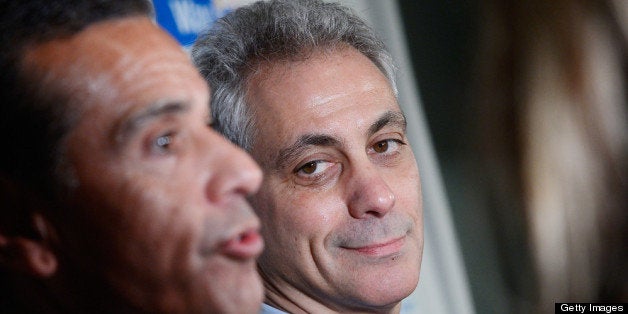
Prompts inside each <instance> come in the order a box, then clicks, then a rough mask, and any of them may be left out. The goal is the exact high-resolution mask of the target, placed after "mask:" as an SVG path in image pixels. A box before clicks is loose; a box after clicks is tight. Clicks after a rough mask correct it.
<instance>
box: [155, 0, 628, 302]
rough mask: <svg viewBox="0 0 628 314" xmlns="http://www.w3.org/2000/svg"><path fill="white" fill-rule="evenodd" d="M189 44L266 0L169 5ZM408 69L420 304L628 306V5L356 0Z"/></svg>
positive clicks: (170, 1) (176, 0) (405, 97)
mask: <svg viewBox="0 0 628 314" xmlns="http://www.w3.org/2000/svg"><path fill="white" fill-rule="evenodd" d="M153 2H154V4H155V7H156V11H157V20H158V22H159V23H160V24H161V25H163V26H164V27H165V28H167V29H168V30H169V31H170V32H171V33H172V34H173V35H175V37H177V39H179V41H180V42H181V43H182V45H183V46H187V45H189V44H191V43H192V42H193V41H194V38H195V37H196V34H197V33H198V32H199V31H201V30H202V29H204V28H205V27H207V26H208V25H209V24H210V23H211V22H212V21H213V20H215V19H216V18H218V17H220V16H222V15H223V14H225V13H226V12H229V11H230V10H233V9H234V8H235V7H237V6H240V5H244V4H247V3H250V2H252V1H250V0H238V1H226V0H223V1H220V0H213V1H212V0H154V1H153ZM340 2H341V3H343V4H345V5H347V6H350V7H352V8H353V9H354V10H355V11H356V12H357V13H358V14H359V15H361V16H362V17H363V18H365V19H366V20H367V21H368V22H369V23H370V24H371V25H372V26H373V28H374V29H375V30H376V31H377V32H378V33H379V34H380V35H381V37H382V39H383V40H384V41H385V42H386V44H387V46H388V47H389V49H390V50H391V52H392V54H393V56H394V58H395V60H396V61H397V64H398V65H399V89H400V95H399V101H400V104H401V105H402V107H403V108H404V111H405V112H406V115H407V116H408V121H409V137H410V139H411V141H412V142H413V147H414V150H415V153H416V155H417V160H418V162H419V166H420V171H421V176H422V181H423V189H424V190H423V193H424V202H425V203H424V207H425V224H426V235H425V241H426V247H425V256H424V261H423V266H422V272H421V282H420V283H419V287H418V289H417V291H416V292H415V293H414V294H413V295H412V296H410V297H409V298H408V299H407V300H406V301H405V302H404V307H403V312H404V313H476V312H477V313H553V312H554V303H555V302H628V217H627V216H628V208H627V207H628V188H627V182H626V179H627V169H626V167H627V165H626V160H628V158H626V157H627V150H628V149H627V147H628V115H627V111H628V105H627V101H628V84H627V83H628V1H624V0H595V1H594V0H553V1H544V0H526V1H517V0H482V1H481V0H467V1H443V0H398V1H396V0H340Z"/></svg>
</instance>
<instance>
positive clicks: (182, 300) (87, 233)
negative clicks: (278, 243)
mask: <svg viewBox="0 0 628 314" xmlns="http://www.w3.org/2000/svg"><path fill="white" fill-rule="evenodd" d="M25 65H26V67H29V68H33V69H40V70H41V69H45V70H46V71H48V72H47V73H48V78H47V82H46V84H49V86H48V87H50V88H53V89H59V90H67V91H68V92H70V93H71V95H72V98H73V100H72V103H71V105H70V106H71V108H70V109H71V111H74V112H76V115H77V121H78V122H77V124H76V126H75V127H73V128H72V129H71V130H70V132H69V134H68V135H67V136H66V138H65V142H64V143H65V145H67V161H66V164H67V165H69V166H68V168H69V169H70V171H71V174H72V176H73V180H72V181H73V183H72V186H73V187H72V189H71V192H70V193H69V194H70V198H69V201H68V202H67V204H64V210H63V211H61V213H60V214H55V215H45V219H46V221H47V223H48V225H49V226H50V229H51V230H49V231H50V232H51V233H52V234H53V235H54V237H52V238H53V240H52V241H51V243H50V244H49V246H50V247H51V250H52V251H53V253H54V256H55V258H56V259H57V260H58V264H59V267H58V269H57V272H56V273H55V274H54V276H53V280H57V281H62V279H59V278H63V277H64V276H66V277H68V276H69V274H73V275H76V273H79V274H82V275H85V274H88V273H89V274H91V276H94V278H97V279H102V281H103V283H102V285H103V286H108V287H111V290H112V291H113V292H112V293H113V294H114V295H115V297H116V298H118V299H116V300H110V301H107V302H106V303H108V304H109V305H111V306H112V307H113V305H112V304H117V303H120V304H126V306H128V307H130V308H132V309H135V310H142V311H146V312H166V311H167V312H185V313H192V312H193V313H199V312H212V313H215V312H226V313H256V312H257V310H258V309H259V305H260V302H261V299H262V297H263V292H262V285H261V281H260V279H259V276H258V275H257V272H256V269H255V258H256V257H257V256H258V255H259V254H260V253H261V250H262V248H263V241H262V239H261V237H260V235H259V233H258V228H259V220H258V219H257V218H256V217H255V215H254V214H253V211H252V210H251V208H250V207H249V205H248V203H247V202H246V199H245V197H246V196H247V195H248V194H250V193H253V192H254V191H256V190H257V188H258V186H259V184H260V182H261V171H260V169H259V168H258V166H257V165H256V164H255V163H254V161H253V160H252V159H250V157H248V156H247V155H246V154H245V153H244V152H242V151H241V150H239V149H238V148H236V147H234V146H233V145H232V144H231V143H229V142H228V141H226V140H225V139H224V138H223V137H222V136H220V135H219V134H217V133H215V132H214V131H212V130H211V129H210V128H209V127H208V121H207V119H208V116H209V112H208V102H209V91H208V88H207V86H206V84H205V82H204V81H203V80H202V79H201V77H200V76H199V75H198V74H197V71H196V69H195V68H194V67H193V66H192V64H191V63H190V61H189V60H188V57H187V55H186V54H185V52H184V51H183V50H181V48H180V47H179V46H178V45H177V44H176V43H175V42H174V41H173V40H172V39H171V38H170V37H169V36H168V35H166V33H165V32H163V31H161V30H160V29H159V28H157V27H156V26H155V25H154V24H153V23H152V22H151V21H150V20H149V19H147V18H143V17H133V18H125V19H120V20H113V21H107V22H102V23H98V24H95V25H93V26H91V27H89V28H87V29H85V30H83V31H82V32H80V33H79V34H77V35H75V36H73V37H71V38H68V39H64V40H56V41H52V42H49V43H45V44H42V45H40V46H37V47H35V49H33V50H32V51H31V53H30V54H29V55H28V56H26V58H25ZM90 278H91V277H90ZM65 280H66V281H76V278H74V279H67V278H66V279H65ZM90 284H94V285H98V283H96V282H92V283H90ZM88 285H89V284H88ZM70 293H72V291H70Z"/></svg>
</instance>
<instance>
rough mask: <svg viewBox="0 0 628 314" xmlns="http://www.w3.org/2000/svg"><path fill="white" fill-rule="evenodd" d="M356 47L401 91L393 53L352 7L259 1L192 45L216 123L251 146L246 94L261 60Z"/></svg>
mask: <svg viewBox="0 0 628 314" xmlns="http://www.w3.org/2000/svg"><path fill="white" fill-rule="evenodd" d="M343 46H347V47H353V48H355V49H356V50H358V51H359V52H360V53H362V54H363V55H365V56H366V57H367V58H369V59H370V60H371V61H372V62H373V63H374V64H375V65H376V66H377V67H378V68H379V69H380V70H381V71H382V73H383V74H384V75H385V76H386V78H387V79H388V81H389V82H390V85H391V88H392V89H393V91H394V92H395V94H396V93H397V88H396V84H395V76H394V65H393V62H392V58H391V57H390V54H389V53H388V52H387V51H386V49H385V47H384V44H383V43H382V41H381V40H380V39H379V38H377V36H376V35H375V33H374V32H373V30H371V28H370V27H368V25H367V24H366V23H365V22H364V21H363V20H362V19H360V18H359V17H358V16H357V15H356V14H355V13H354V12H352V11H351V10H350V9H349V8H347V7H344V6H342V5H340V4H338V3H330V2H323V1H320V0H274V1H267V2H264V1H260V2H256V3H254V4H252V5H249V6H245V7H241V8H239V9H237V10H235V11H233V12H231V13H229V14H228V15H226V16H225V17H223V18H221V19H219V20H218V21H217V22H216V23H215V24H214V25H213V26H212V28H211V29H210V30H209V31H208V32H207V33H205V34H203V35H202V36H200V37H199V39H198V40H197V41H196V43H195V44H194V46H193V47H192V57H193V59H194V63H195V64H196V66H197V67H198V68H199V70H200V72H201V74H202V75H203V77H204V78H205V80H207V82H208V83H209V85H210V86H211V89H212V97H211V109H212V110H211V111H212V115H213V116H214V123H215V124H214V127H215V128H216V130H218V131H219V132H221V133H223V134H224V135H225V136H226V137H227V138H229V139H230V140H231V141H233V142H235V143H236V144H238V145H239V146H241V147H243V148H244V149H246V150H250V149H251V145H252V143H251V142H252V138H253V132H254V130H255V125H254V124H255V121H254V118H253V110H252V109H251V108H249V105H248V104H247V97H246V85H247V83H248V77H249V76H250V75H251V74H252V73H253V71H252V69H255V66H256V65H258V64H259V63H260V62H265V61H271V62H273V61H285V60H295V59H299V58H307V57H308V56H309V55H310V54H311V53H313V52H316V51H319V50H328V49H335V48H341V47H343Z"/></svg>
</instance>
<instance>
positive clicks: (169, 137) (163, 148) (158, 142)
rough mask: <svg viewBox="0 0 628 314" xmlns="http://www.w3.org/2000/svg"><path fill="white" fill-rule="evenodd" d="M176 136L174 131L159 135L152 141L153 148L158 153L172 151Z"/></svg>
mask: <svg viewBox="0 0 628 314" xmlns="http://www.w3.org/2000/svg"><path fill="white" fill-rule="evenodd" d="M174 136H175V133H174V132H168V133H165V134H162V135H160V136H157V137H156V138H154V139H153V141H152V144H151V150H152V151H154V152H157V153H166V152H168V151H170V150H171V149H172V147H171V146H172V145H173V142H174Z"/></svg>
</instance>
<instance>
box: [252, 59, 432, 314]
mask: <svg viewBox="0 0 628 314" xmlns="http://www.w3.org/2000/svg"><path fill="white" fill-rule="evenodd" d="M287 91H288V92H287ZM248 98H249V101H250V102H251V103H252V104H254V108H255V111H256V118H255V119H256V123H257V131H256V132H257V133H256V135H255V141H254V145H253V149H252V151H251V153H252V156H253V157H254V158H255V159H256V160H257V161H258V162H259V163H260V165H261V166H262V169H263V170H264V172H265V176H264V181H263V183H262V187H261V188H260V191H259V192H258V193H257V194H255V195H254V196H253V197H252V198H251V201H252V204H253V207H254V208H255V210H256V212H257V213H258V215H259V216H260V218H261V220H262V226H263V227H262V234H263V235H264V238H265V240H266V243H267V246H266V249H265V251H264V253H263V254H262V256H261V257H260V260H259V268H260V271H261V273H262V277H263V280H264V282H265V288H266V290H267V291H266V294H267V295H266V298H267V299H266V302H268V303H269V304H271V305H273V306H275V307H278V308H282V309H284V310H287V311H288V312H291V313H303V312H310V313H327V312H343V313H344V312H389V313H390V312H392V313H394V312H398V311H399V309H400V303H399V302H400V300H401V299H403V298H404V297H406V296H408V295H409V294H410V293H411V292H412V291H413V290H414V288H415V287H416V285H417V283H418V278H419V271H420V264H421V257H422V251H423V223H422V205H421V193H420V181H419V173H418V169H417V165H416V162H415V159H414V155H413V153H412V150H411V148H410V146H409V145H408V139H407V138H406V134H405V118H404V117H403V115H402V113H401V111H400V108H399V106H398V104H397V101H396V99H395V97H394V94H393V92H392V89H391V88H390V85H389V84H388V82H387V80H386V79H385V77H384V76H383V75H382V73H381V72H380V71H379V69H378V68H377V67H376V66H375V65H374V64H373V63H372V62H371V61H370V60H368V58H366V57H365V56H363V55H362V54H360V53H359V52H358V51H356V50H355V49H353V48H347V47H342V48H338V49H336V50H332V51H328V52H316V53H314V54H313V55H312V56H310V57H309V58H307V59H305V60H299V61H286V62H280V63H263V64H262V65H260V67H259V69H257V72H256V74H254V76H253V78H252V79H251V81H250V84H249V94H248Z"/></svg>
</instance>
